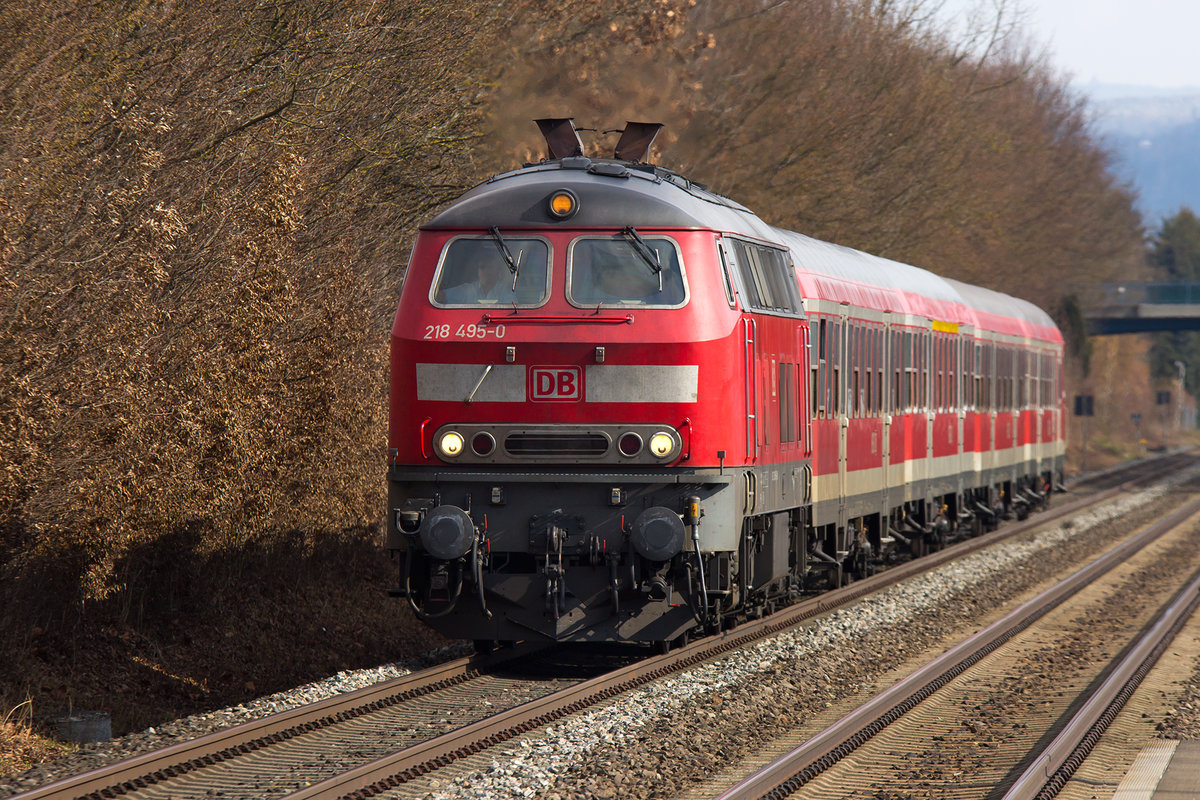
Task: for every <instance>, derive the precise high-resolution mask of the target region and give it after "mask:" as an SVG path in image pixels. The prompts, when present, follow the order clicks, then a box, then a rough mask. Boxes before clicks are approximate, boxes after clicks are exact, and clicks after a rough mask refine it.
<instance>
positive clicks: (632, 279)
mask: <svg viewBox="0 0 1200 800" xmlns="http://www.w3.org/2000/svg"><path fill="white" fill-rule="evenodd" d="M641 243H644V244H645V246H646V248H647V250H646V251H642V250H641V249H640V248H639V246H638V245H639V244H641ZM652 262H654V263H652ZM655 267H657V269H656V268H655ZM567 299H568V300H569V301H570V302H571V304H572V305H576V306H580V307H583V308H591V307H593V306H598V305H622V306H628V305H634V306H646V307H649V308H678V307H680V306H682V305H683V304H684V303H685V302H686V300H687V288H686V283H685V282H684V273H683V264H682V259H681V258H680V256H679V248H678V246H677V245H676V244H675V240H673V239H670V238H667V237H665V236H649V235H646V236H640V237H639V239H637V240H633V239H630V238H627V237H625V236H603V237H600V236H585V237H581V238H579V239H576V240H575V241H574V242H572V243H571V249H570V251H569V253H568V263H567Z"/></svg>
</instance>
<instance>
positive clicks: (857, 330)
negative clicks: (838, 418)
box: [848, 322, 862, 417]
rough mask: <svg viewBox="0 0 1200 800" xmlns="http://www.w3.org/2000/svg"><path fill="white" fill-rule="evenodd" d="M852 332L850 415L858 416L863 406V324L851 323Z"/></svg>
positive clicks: (850, 332)
mask: <svg viewBox="0 0 1200 800" xmlns="http://www.w3.org/2000/svg"><path fill="white" fill-rule="evenodd" d="M848 332H849V334H850V364H849V365H848V368H849V370H850V376H851V377H850V407H849V409H848V412H849V416H851V417H857V416H858V415H859V411H860V410H861V408H862V394H861V392H862V384H861V383H860V382H859V381H860V378H859V363H860V362H861V360H862V326H861V325H859V324H857V323H854V322H851V323H849V331H848Z"/></svg>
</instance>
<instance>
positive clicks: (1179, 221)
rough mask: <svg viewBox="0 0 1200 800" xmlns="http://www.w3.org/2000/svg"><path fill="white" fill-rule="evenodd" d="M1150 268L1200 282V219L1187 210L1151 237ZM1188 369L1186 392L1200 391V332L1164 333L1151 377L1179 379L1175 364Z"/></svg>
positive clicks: (1171, 277) (1156, 347)
mask: <svg viewBox="0 0 1200 800" xmlns="http://www.w3.org/2000/svg"><path fill="white" fill-rule="evenodd" d="M1146 257H1147V260H1148V261H1149V263H1150V266H1151V267H1152V268H1153V269H1155V271H1156V273H1157V275H1158V276H1159V277H1160V278H1161V279H1163V280H1169V281H1200V218H1197V217H1196V215H1195V213H1194V212H1193V211H1192V210H1191V209H1190V208H1187V207H1184V208H1181V209H1180V210H1179V212H1178V213H1177V214H1175V216H1173V217H1169V218H1168V219H1165V220H1163V223H1162V226H1161V227H1160V228H1159V229H1158V231H1156V232H1155V233H1154V234H1152V235H1151V237H1150V242H1149V248H1148V251H1147V254H1146ZM1176 361H1178V362H1180V363H1183V364H1185V365H1188V369H1187V375H1186V384H1187V385H1186V387H1185V388H1186V389H1187V391H1188V392H1190V393H1191V394H1193V395H1194V394H1196V393H1197V392H1198V391H1200V332H1197V331H1169V332H1167V333H1160V334H1158V335H1157V336H1156V337H1155V339H1154V345H1153V346H1152V347H1151V348H1150V369H1151V375H1152V376H1153V377H1155V378H1160V379H1163V380H1171V379H1174V378H1175V377H1176V376H1177V375H1178V368H1177V367H1176V366H1175V362H1176Z"/></svg>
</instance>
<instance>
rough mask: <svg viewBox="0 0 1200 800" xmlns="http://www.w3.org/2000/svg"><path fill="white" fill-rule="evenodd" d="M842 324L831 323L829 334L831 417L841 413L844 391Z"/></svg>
mask: <svg viewBox="0 0 1200 800" xmlns="http://www.w3.org/2000/svg"><path fill="white" fill-rule="evenodd" d="M841 332H842V324H841V323H840V322H837V321H836V320H835V321H834V323H833V333H832V334H830V336H829V362H830V364H831V366H830V375H829V396H830V397H831V398H832V399H833V402H832V403H831V404H830V406H829V413H830V414H831V415H832V416H833V417H835V418H836V417H838V416H840V415H841V413H842V403H843V399H844V398H843V397H842V395H843V394H844V392H845V391H846V390H845V389H843V388H842V380H841V378H842V347H841V345H842V337H841Z"/></svg>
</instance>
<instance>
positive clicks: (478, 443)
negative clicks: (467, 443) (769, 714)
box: [471, 431, 496, 458]
mask: <svg viewBox="0 0 1200 800" xmlns="http://www.w3.org/2000/svg"><path fill="white" fill-rule="evenodd" d="M495 449H496V439H495V437H493V436H492V435H491V434H490V433H488V432H486V431H481V432H479V433H477V434H475V436H474V437H473V438H472V439H471V452H472V453H474V454H475V455H477V456H479V457H480V458H483V457H485V456H490V455H491V454H492V453H493V452H494V451H495Z"/></svg>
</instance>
